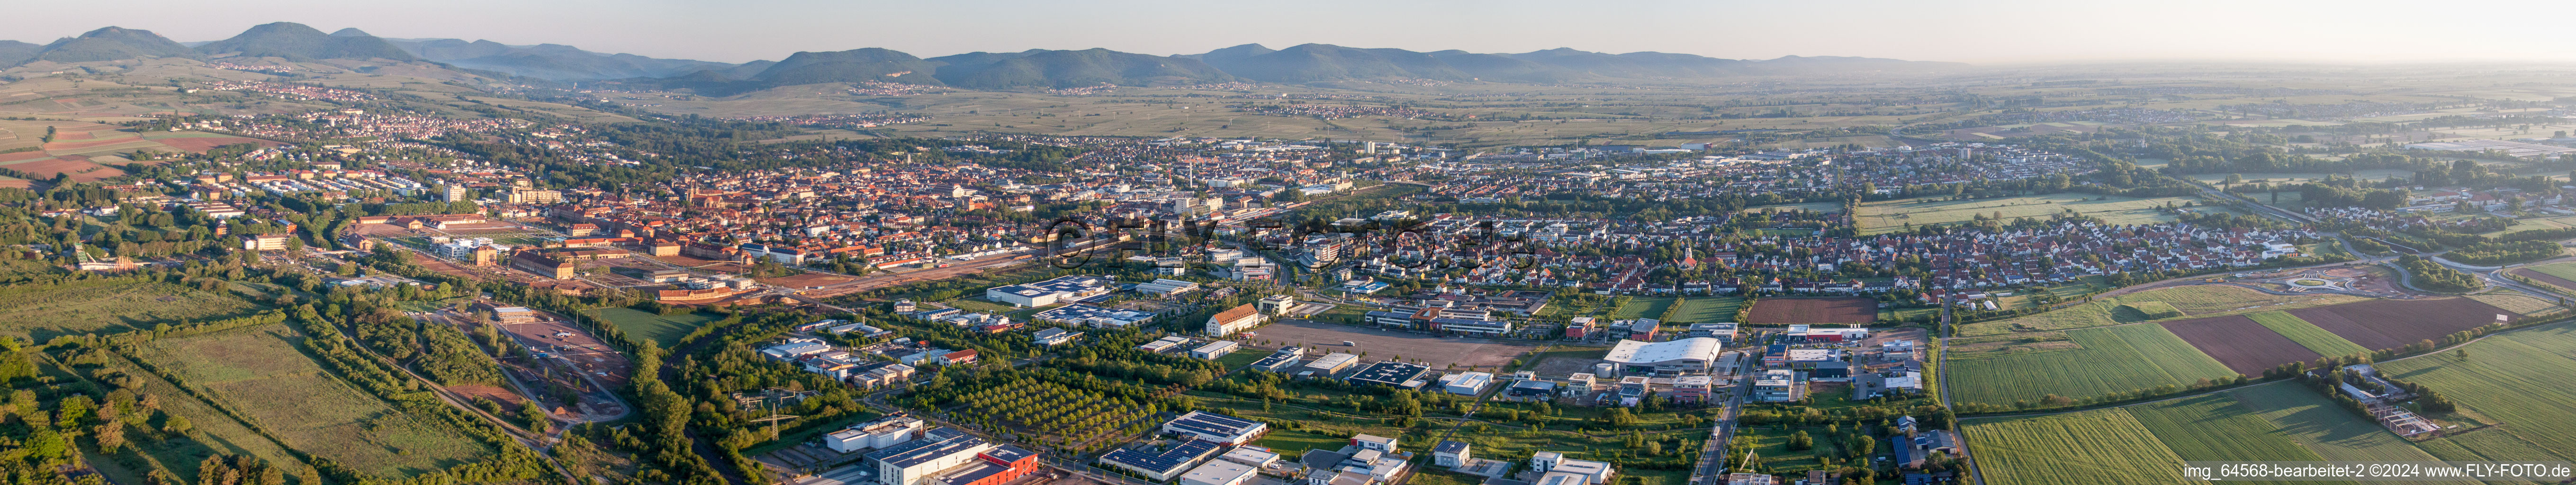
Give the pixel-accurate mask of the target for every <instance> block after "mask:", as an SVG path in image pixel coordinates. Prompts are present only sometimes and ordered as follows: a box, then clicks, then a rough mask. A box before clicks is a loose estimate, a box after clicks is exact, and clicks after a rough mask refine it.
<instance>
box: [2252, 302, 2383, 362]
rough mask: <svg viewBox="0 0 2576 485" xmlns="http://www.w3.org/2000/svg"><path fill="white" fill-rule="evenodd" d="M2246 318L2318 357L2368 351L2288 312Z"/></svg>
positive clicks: (2257, 314)
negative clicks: (2314, 353)
mask: <svg viewBox="0 0 2576 485" xmlns="http://www.w3.org/2000/svg"><path fill="white" fill-rule="evenodd" d="M2246 317H2250V318H2252V319H2253V320H2254V323H2259V324H2262V325H2263V327H2264V328H2269V329H2272V332H2274V333H2279V334H2281V336H2282V337H2288V338H2289V339H2290V341H2292V342H2298V343H2299V346H2301V347H2306V348H2307V349H2308V350H2309V351H2311V352H2316V353H2317V355H2319V356H2328V355H2331V356H2337V357H2341V356H2346V355H2352V354H2358V353H2362V352H2369V351H2370V349H2367V348H2362V346H2361V345H2360V344H2355V343H2352V341H2350V340H2344V339H2343V337H2339V336H2335V334H2334V332H2328V331H2326V329H2322V328H2317V326H2316V324H2312V323H2308V321H2307V320H2300V319H2299V317H2294V316H2290V314H2289V313H2288V312H2278V311H2272V312H2263V313H2256V314H2252V315H2246Z"/></svg>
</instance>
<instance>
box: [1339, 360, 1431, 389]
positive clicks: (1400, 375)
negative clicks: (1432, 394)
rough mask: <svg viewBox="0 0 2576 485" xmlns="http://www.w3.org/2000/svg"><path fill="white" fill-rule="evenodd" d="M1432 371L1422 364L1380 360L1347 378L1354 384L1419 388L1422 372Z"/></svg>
mask: <svg viewBox="0 0 2576 485" xmlns="http://www.w3.org/2000/svg"><path fill="white" fill-rule="evenodd" d="M1430 371H1431V368H1430V367H1427V366H1423V365H1420V364H1410V363H1404V362H1379V363H1377V364H1375V365H1370V366H1368V368H1366V369H1360V371H1359V373H1356V374H1351V377H1350V378H1349V379H1346V380H1348V381H1350V382H1351V383H1352V384H1357V385H1363V386H1365V385H1370V384H1376V385H1382V386H1395V387H1401V388H1405V389H1419V388H1421V387H1422V381H1421V380H1420V379H1417V378H1418V377H1422V373H1424V372H1430Z"/></svg>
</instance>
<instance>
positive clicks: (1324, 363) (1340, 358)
mask: <svg viewBox="0 0 2576 485" xmlns="http://www.w3.org/2000/svg"><path fill="white" fill-rule="evenodd" d="M1359 363H1360V356H1357V355H1351V354H1345V353H1341V352H1334V353H1330V354H1324V356H1323V357H1316V358H1315V361H1314V362H1307V363H1306V365H1304V366H1300V367H1298V368H1297V374H1298V375H1301V376H1307V377H1332V376H1336V375H1340V374H1341V373H1342V371H1344V370H1349V369H1350V368H1351V366H1352V365H1356V364H1359Z"/></svg>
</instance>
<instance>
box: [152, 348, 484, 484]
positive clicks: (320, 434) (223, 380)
mask: <svg viewBox="0 0 2576 485" xmlns="http://www.w3.org/2000/svg"><path fill="white" fill-rule="evenodd" d="M303 338H304V337H303V336H302V335H301V334H300V333H297V332H295V331H293V330H289V329H287V328H286V327H284V326H283V325H270V326H264V327H256V328H252V329H244V330H236V331H229V332H221V333H216V334H211V335H202V336H195V337H185V338H176V339H163V340H156V341H153V342H151V343H149V344H145V345H143V346H142V347H141V348H140V349H137V351H136V355H135V357H136V358H138V359H141V360H143V361H145V362H149V363H152V364H153V365H154V366H155V367H157V368H159V369H160V370H162V371H164V372H167V373H169V374H171V375H173V376H176V377H178V378H179V379H180V380H181V381H182V382H186V383H187V384H188V385H189V386H190V387H194V388H198V389H200V390H202V391H203V392H205V393H206V394H207V395H209V396H211V397H212V400H213V401H214V403H213V404H215V405H217V406H221V407H224V408H228V409H231V410H233V412H236V413H241V414H243V415H245V416H247V417H248V418H249V419H250V420H251V421H252V422H254V423H257V424H258V425H259V426H260V427H262V428H265V429H267V430H268V431H269V433H271V434H274V435H276V436H277V437H278V438H279V439H281V440H283V441H285V442H286V445H287V446H291V447H294V448H295V449H297V450H301V451H303V452H305V453H309V454H312V455H313V456H315V457H318V458H327V459H330V460H331V461H334V462H338V463H339V464H341V465H344V466H348V467H351V468H353V469H356V470H359V471H361V472H365V473H370V474H374V475H378V476H384V477H389V478H401V477H409V476H412V475H417V474H420V473H423V472H429V471H435V470H441V469H445V468H447V467H451V466H455V465H458V464H462V463H465V462H467V461H471V460H473V459H475V458H478V457H481V456H483V455H485V454H488V453H489V452H490V450H489V449H488V448H486V447H485V446H484V445H483V444H481V443H477V442H475V441H474V440H473V439H471V438H468V437H466V436H464V435H462V434H459V433H458V432H457V431H456V430H454V429H450V428H448V427H447V426H446V425H445V424H442V423H439V422H436V421H433V420H429V419H424V418H419V417H414V416H411V415H408V414H404V413H403V412H401V411H399V410H396V409H394V408H392V407H390V406H388V405H386V404H385V402H384V401H383V400H380V399H377V398H376V397H375V396H373V395H370V394H368V393H367V392H366V391H364V390H360V389H358V388H357V387H354V386H352V385H350V384H349V383H347V382H342V381H341V380H340V379H339V378H337V377H333V375H332V374H331V373H330V372H329V371H325V370H323V369H322V367H321V365H320V364H317V363H315V362H314V361H313V360H312V358H310V357H307V356H306V355H305V354H304V353H303V351H302V349H300V348H298V347H299V346H300V344H299V342H300V341H302V340H303Z"/></svg>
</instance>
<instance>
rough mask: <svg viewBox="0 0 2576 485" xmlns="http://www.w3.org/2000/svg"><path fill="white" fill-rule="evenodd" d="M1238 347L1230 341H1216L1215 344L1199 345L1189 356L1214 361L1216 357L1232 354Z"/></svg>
mask: <svg viewBox="0 0 2576 485" xmlns="http://www.w3.org/2000/svg"><path fill="white" fill-rule="evenodd" d="M1239 347H1240V346H1238V345H1235V343H1234V341H1232V340H1218V341H1215V342H1209V343H1208V344H1207V345H1201V346H1199V348H1197V349H1192V350H1190V356H1191V357H1197V358H1201V359H1210V360H1214V359H1216V358H1218V357H1224V356H1225V354H1231V353H1234V350H1235V349H1236V348H1239Z"/></svg>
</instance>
